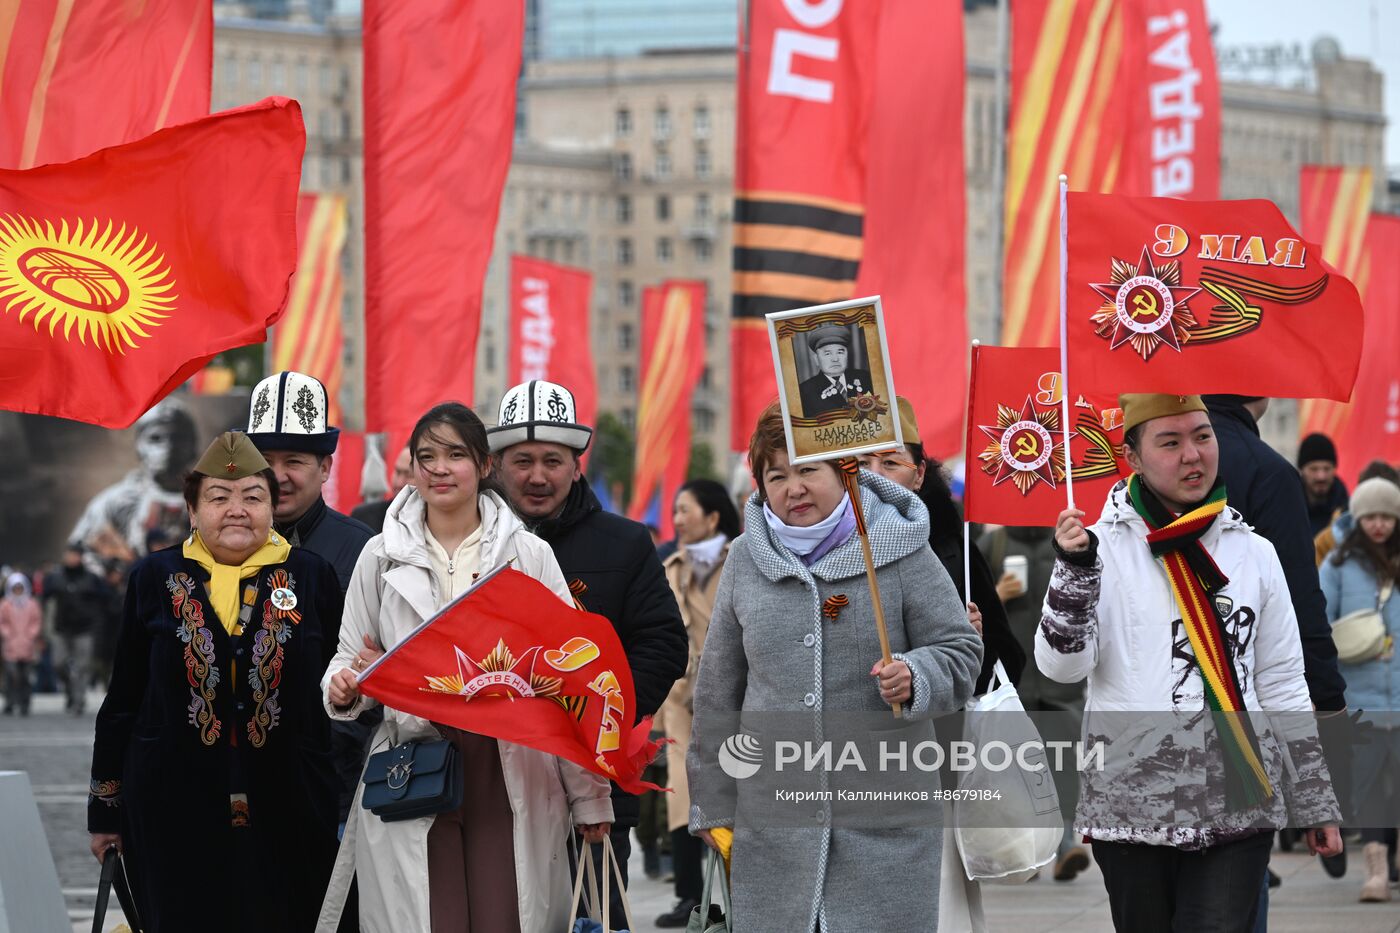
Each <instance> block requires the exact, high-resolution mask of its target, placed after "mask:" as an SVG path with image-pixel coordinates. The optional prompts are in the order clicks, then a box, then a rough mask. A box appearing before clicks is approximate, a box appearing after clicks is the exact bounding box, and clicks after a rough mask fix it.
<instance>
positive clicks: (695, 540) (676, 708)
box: [656, 479, 739, 930]
mask: <svg viewBox="0 0 1400 933" xmlns="http://www.w3.org/2000/svg"><path fill="white" fill-rule="evenodd" d="M673 521H674V524H675V527H676V541H677V545H678V546H677V550H676V552H675V553H674V554H672V555H671V556H670V557H668V558H666V561H665V563H664V564H663V567H664V568H665V570H666V582H667V583H669V584H670V585H671V592H673V593H675V594H676V602H677V603H678V604H679V605H680V608H681V619H682V620H684V622H685V630H686V632H687V634H689V636H690V663H689V664H688V665H687V666H686V670H685V676H683V677H682V678H681V679H680V680H678V681H676V685H675V686H674V687H672V688H671V693H670V694H669V695H668V696H667V697H666V702H665V703H664V704H663V705H662V707H661V719H662V722H663V724H664V727H665V730H666V737H667V738H668V739H670V740H671V744H669V745H667V746H666V769H667V776H668V777H669V779H670V781H671V791H672V792H671V793H669V794H667V795H666V812H667V826H668V828H669V829H670V831H671V859H672V864H673V865H674V866H675V873H676V905H675V907H673V908H672V909H671V910H670V911H668V912H666V913H664V914H662V915H661V916H659V917H657V918H656V925H657V926H658V927H660V928H661V929H663V930H664V929H681V928H683V927H684V926H685V925H686V923H687V922H689V920H690V912H691V910H693V909H694V908H695V907H696V906H697V905H698V904H699V903H700V895H701V888H702V887H703V886H704V878H703V877H702V876H701V865H702V862H703V859H702V856H703V854H704V851H705V847H704V844H703V843H702V842H701V841H700V840H699V839H698V838H696V837H695V836H692V835H691V834H690V831H689V830H688V829H687V828H686V825H687V824H688V823H689V822H690V790H689V783H688V781H687V779H686V771H685V753H686V749H688V748H689V747H690V721H691V717H692V716H693V715H694V709H695V675H696V674H697V673H698V672H699V670H700V657H701V651H702V650H703V649H704V647H705V635H706V633H707V632H708V631H709V630H710V613H711V612H713V611H714V607H715V593H716V592H718V590H719V577H720V573H719V571H720V568H722V567H723V566H724V559H725V557H726V556H727V555H728V554H729V542H731V541H733V540H734V539H735V538H737V537H739V513H738V511H736V510H735V508H734V504H733V503H732V502H730V501H729V493H728V492H726V491H725V488H724V487H723V486H721V485H720V484H719V483H717V482H715V481H714V480H710V479H693V480H691V481H690V482H688V483H686V484H685V485H684V486H682V487H681V488H680V490H679V491H678V492H677V493H676V501H675V508H674V518H673Z"/></svg>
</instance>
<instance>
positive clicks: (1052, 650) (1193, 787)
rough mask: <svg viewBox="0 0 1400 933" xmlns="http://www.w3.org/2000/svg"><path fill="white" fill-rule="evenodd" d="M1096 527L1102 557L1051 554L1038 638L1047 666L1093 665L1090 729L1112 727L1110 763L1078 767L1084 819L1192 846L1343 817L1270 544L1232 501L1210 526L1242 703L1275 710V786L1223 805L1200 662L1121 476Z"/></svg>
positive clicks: (1124, 833) (1261, 731) (1097, 830)
mask: <svg viewBox="0 0 1400 933" xmlns="http://www.w3.org/2000/svg"><path fill="white" fill-rule="evenodd" d="M1090 530H1091V531H1092V532H1093V534H1094V536H1095V538H1096V546H1095V550H1096V556H1095V558H1094V561H1093V566H1092V567H1090V566H1078V565H1076V564H1074V563H1070V562H1068V561H1066V560H1065V559H1063V558H1061V559H1059V560H1057V561H1056V563H1055V570H1054V572H1053V574H1052V576H1051V582H1050V590H1049V592H1048V593H1047V594H1046V598H1045V605H1044V610H1043V614H1042V618H1041V622H1040V626H1039V628H1038V629H1037V631H1036V637H1035V659H1036V664H1037V665H1038V666H1039V668H1040V670H1041V671H1042V672H1043V673H1044V674H1045V676H1047V677H1049V678H1051V679H1053V680H1057V681H1060V682H1062V683H1073V682H1075V681H1078V680H1080V679H1081V678H1086V677H1087V678H1088V690H1087V694H1086V697H1085V723H1084V735H1085V738H1086V740H1088V739H1089V738H1090V737H1091V736H1092V737H1094V738H1095V739H1096V740H1097V739H1101V738H1107V739H1108V740H1109V744H1108V750H1107V757H1106V765H1107V766H1106V768H1105V770H1104V771H1102V772H1099V771H1095V770H1086V771H1084V772H1083V773H1082V775H1081V778H1082V781H1083V793H1082V794H1081V800H1080V806H1079V812H1078V814H1077V818H1076V829H1078V830H1079V831H1081V832H1085V833H1087V834H1089V835H1090V836H1092V837H1093V838H1095V839H1104V840H1118V841H1125V842H1143V843H1151V844H1158V845H1174V846H1179V847H1181V848H1187V849H1192V848H1201V847H1204V846H1207V845H1213V844H1215V843H1217V842H1224V841H1228V840H1229V839H1231V838H1237V837H1239V836H1241V835H1243V834H1245V833H1247V832H1249V831H1251V827H1263V826H1270V827H1274V828H1277V827H1281V826H1285V825H1289V826H1316V825H1321V824H1322V823H1325V822H1331V821H1335V820H1337V819H1338V818H1339V813H1338V810H1337V804H1336V799H1335V797H1334V795H1333V793H1332V790H1331V782H1330V779H1329V778H1328V774H1327V766H1326V763H1325V761H1324V760H1323V758H1322V753H1321V747H1320V745H1319V744H1318V742H1317V737H1316V727H1315V723H1314V722H1313V719H1312V716H1311V710H1312V704H1311V701H1310V700H1309V698H1308V689H1307V684H1306V682H1305V681H1304V679H1303V654H1302V648H1301V645H1300V641H1299V636H1298V624H1297V620H1296V617H1295V616H1294V614H1293V604H1292V601H1291V599H1290V598H1289V592H1288V584H1287V581H1286V580H1285V578H1284V575H1283V569H1282V567H1281V566H1280V564H1279V560H1278V555H1277V554H1276V553H1275V552H1274V549H1273V546H1272V545H1271V544H1269V542H1268V541H1266V540H1265V539H1264V538H1261V537H1259V536H1258V535H1256V534H1254V532H1253V531H1252V530H1251V529H1250V527H1249V526H1248V525H1247V524H1245V522H1244V521H1243V519H1242V518H1241V517H1240V514H1239V513H1238V512H1236V511H1235V510H1234V509H1231V508H1229V507H1228V506H1227V507H1226V509H1225V511H1224V512H1223V513H1222V514H1221V515H1220V517H1219V518H1217V519H1216V521H1215V522H1214V523H1213V524H1212V526H1211V527H1210V528H1209V529H1208V530H1207V531H1206V533H1205V535H1204V536H1203V537H1202V539H1201V541H1202V544H1204V546H1205V548H1206V550H1207V551H1209V552H1210V555H1211V557H1212V558H1214V560H1215V562H1216V564H1217V565H1218V566H1219V567H1220V569H1221V571H1222V572H1223V573H1224V574H1225V576H1226V577H1227V578H1229V583H1228V584H1227V585H1226V586H1225V587H1224V589H1222V590H1221V591H1220V593H1219V594H1217V596H1216V604H1217V607H1218V608H1219V609H1220V610H1221V615H1222V617H1223V618H1224V619H1225V626H1224V629H1225V633H1224V634H1225V641H1226V651H1227V653H1228V654H1229V656H1230V658H1231V660H1232V661H1233V663H1234V667H1235V673H1236V676H1237V678H1238V680H1239V683H1240V689H1241V693H1242V694H1243V696H1244V704H1245V708H1246V709H1248V710H1261V711H1266V712H1265V713H1261V714H1257V715H1253V716H1251V717H1250V719H1251V722H1252V723H1253V725H1254V729H1255V733H1256V735H1257V736H1258V738H1259V744H1260V748H1261V756H1262V760H1263V764H1264V766H1265V770H1266V771H1267V772H1268V774H1269V778H1270V783H1271V784H1272V786H1273V787H1274V788H1275V790H1276V791H1280V792H1279V793H1275V795H1274V797H1273V799H1272V800H1270V801H1268V802H1266V803H1265V804H1264V805H1263V806H1262V808H1255V809H1253V810H1247V811H1243V812H1238V811H1237V812H1226V811H1225V808H1224V806H1223V794H1222V793H1221V788H1222V787H1223V779H1222V777H1221V775H1222V774H1223V770H1222V769H1223V756H1222V754H1221V752H1220V749H1219V746H1218V744H1217V743H1216V739H1215V736H1214V731H1213V729H1209V728H1207V727H1206V726H1207V724H1208V719H1209V717H1206V716H1203V715H1202V713H1203V711H1205V710H1206V709H1207V706H1206V701H1205V693H1204V686H1203V682H1202V679H1201V675H1200V669H1199V667H1198V666H1197V664H1196V660H1195V655H1194V652H1193V651H1192V649H1191V645H1190V640H1189V638H1188V637H1187V634H1186V630H1185V628H1184V626H1183V624H1182V622H1181V613H1180V612H1179V611H1178V608H1177V604H1176V600H1175V598H1174V597H1173V595H1172V592H1171V588H1170V586H1169V584H1168V582H1167V575H1166V570H1165V569H1164V566H1163V564H1162V562H1161V561H1159V560H1157V559H1155V558H1154V557H1153V556H1152V552H1151V550H1150V549H1149V547H1148V544H1147V525H1146V523H1145V522H1144V521H1143V520H1142V518H1141V517H1140V516H1139V515H1138V514H1137V510H1136V509H1134V508H1133V504H1132V501H1131V500H1130V498H1129V496H1128V486H1127V482H1126V481H1124V482H1119V483H1118V484H1117V485H1115V486H1114V488H1113V489H1112V490H1111V491H1110V492H1109V494H1108V501H1107V503H1106V504H1105V506H1104V510H1103V514H1102V516H1101V517H1100V519H1099V521H1098V522H1097V523H1095V524H1094V525H1093V527H1092V528H1091V529H1090ZM1286 714H1287V715H1286ZM1280 739H1282V741H1279V740H1280Z"/></svg>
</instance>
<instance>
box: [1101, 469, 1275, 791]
mask: <svg viewBox="0 0 1400 933" xmlns="http://www.w3.org/2000/svg"><path fill="white" fill-rule="evenodd" d="M1128 494H1129V496H1130V497H1131V498H1132V501H1133V508H1135V509H1136V510H1137V513H1138V515H1140V516H1142V520H1143V521H1144V522H1146V523H1147V528H1148V534H1147V545H1148V547H1150V548H1151V549H1152V556H1153V557H1155V558H1158V559H1160V560H1161V561H1162V564H1163V566H1165V568H1166V571H1167V580H1168V582H1169V583H1170V584H1171V588H1172V595H1173V596H1175V597H1176V605H1177V608H1178V609H1179V610H1180V611H1181V621H1182V624H1183V625H1184V626H1185V627H1186V634H1187V636H1188V637H1189V638H1190V640H1191V650H1192V652H1194V653H1195V656H1196V663H1197V664H1198V666H1199V668H1200V672H1201V680H1202V681H1203V682H1204V684H1205V697H1206V703H1207V704H1208V705H1209V706H1210V709H1211V712H1212V716H1213V718H1214V720H1215V725H1216V730H1217V732H1218V733H1219V735H1220V741H1221V745H1222V746H1223V748H1224V750H1225V799H1226V802H1227V804H1228V805H1229V806H1230V808H1231V809H1242V808H1245V807H1253V806H1257V805H1259V804H1261V803H1263V802H1264V801H1265V800H1268V799H1269V798H1270V797H1272V796H1273V793H1274V791H1273V787H1272V786H1271V785H1270V783H1269V776H1268V774H1267V773H1266V772H1265V771H1264V765H1263V764H1262V762H1261V761H1260V757H1259V743H1258V740H1257V739H1256V738H1255V736H1254V730H1253V729H1252V728H1251V726H1250V723H1249V717H1248V714H1247V713H1245V708H1244V696H1243V694H1242V693H1241V691H1240V685H1239V680H1238V679H1237V678H1236V676H1235V666H1234V664H1233V663H1231V660H1230V656H1229V653H1228V651H1227V650H1226V646H1225V631H1224V626H1223V625H1222V624H1221V621H1220V617H1219V615H1217V613H1216V610H1215V594H1216V593H1218V592H1219V591H1220V590H1222V589H1223V588H1224V587H1225V584H1227V583H1229V582H1230V581H1229V579H1228V578H1227V577H1226V576H1225V574H1224V573H1222V572H1221V570H1220V568H1219V566H1217V565H1216V563H1215V560H1214V559H1212V558H1211V556H1210V553H1209V552H1208V551H1206V549H1205V545H1203V544H1201V536H1202V535H1204V534H1205V532H1206V529H1208V528H1209V527H1210V526H1211V523H1213V522H1214V521H1215V520H1216V519H1217V518H1218V517H1219V516H1220V513H1221V512H1223V511H1224V510H1225V486H1224V484H1222V483H1220V482H1217V483H1216V484H1215V486H1214V488H1212V489H1211V491H1210V494H1209V495H1207V496H1206V499H1205V502H1203V503H1201V505H1199V506H1198V507H1196V508H1195V509H1192V510H1191V511H1190V512H1187V513H1185V514H1184V515H1182V516H1180V517H1178V518H1175V519H1173V518H1172V516H1171V513H1170V512H1168V511H1167V509H1166V507H1165V506H1163V505H1162V503H1161V502H1160V501H1159V500H1158V499H1157V497H1156V496H1155V495H1153V493H1152V491H1151V490H1150V489H1148V488H1147V487H1146V486H1145V485H1144V484H1143V482H1142V480H1141V478H1140V477H1139V476H1138V474H1136V473H1134V474H1133V475H1132V477H1131V478H1130V479H1129V480H1128Z"/></svg>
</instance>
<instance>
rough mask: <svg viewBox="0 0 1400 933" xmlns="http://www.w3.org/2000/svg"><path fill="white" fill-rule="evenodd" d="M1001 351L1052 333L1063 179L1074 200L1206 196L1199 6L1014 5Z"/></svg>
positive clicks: (1210, 118)
mask: <svg viewBox="0 0 1400 933" xmlns="http://www.w3.org/2000/svg"><path fill="white" fill-rule="evenodd" d="M1011 88H1012V96H1011V115H1010V122H1009V124H1008V135H1007V153H1006V160H1007V169H1006V201H1005V203H1006V243H1005V254H1004V263H1005V276H1004V282H1005V286H1004V294H1003V325H1002V343H1003V344H1005V345H1007V346H1025V347H1031V346H1051V345H1053V344H1055V343H1057V342H1058V340H1057V335H1058V332H1059V257H1058V255H1057V251H1056V249H1055V242H1056V240H1055V233H1056V230H1057V229H1058V223H1059V214H1058V178H1059V176H1060V174H1062V173H1063V174H1066V175H1068V176H1069V183H1070V187H1071V188H1072V189H1074V190H1075V191H1089V192H1098V193H1118V194H1128V195H1135V196H1143V197H1146V196H1156V197H1180V198H1202V199H1211V198H1217V197H1219V192H1220V109H1221V103H1220V82H1219V78H1218V76H1217V74H1216V69H1215V59H1214V54H1213V51H1212V46H1211V39H1210V28H1209V23H1208V21H1207V19H1206V13H1205V5H1204V2H1203V0H1056V2H1038V3H1016V4H1013V5H1012V47H1011Z"/></svg>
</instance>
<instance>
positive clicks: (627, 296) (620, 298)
mask: <svg viewBox="0 0 1400 933" xmlns="http://www.w3.org/2000/svg"><path fill="white" fill-rule="evenodd" d="M636 301H637V290H636V289H635V288H634V287H633V285H632V283H631V282H629V281H627V280H626V279H623V280H622V281H621V282H618V283H617V303H618V305H619V306H620V307H623V308H630V307H632V306H633V305H634V304H636Z"/></svg>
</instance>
